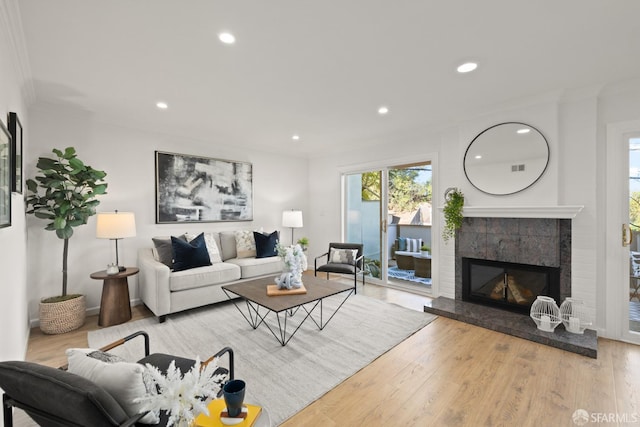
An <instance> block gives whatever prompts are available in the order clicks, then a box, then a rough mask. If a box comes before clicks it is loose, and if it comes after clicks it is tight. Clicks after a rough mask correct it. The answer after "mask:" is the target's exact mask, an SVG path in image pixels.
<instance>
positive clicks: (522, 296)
mask: <svg viewBox="0 0 640 427" xmlns="http://www.w3.org/2000/svg"><path fill="white" fill-rule="evenodd" d="M455 245H456V248H455V298H454V299H451V298H445V297H438V298H436V299H434V300H432V301H431V302H429V303H428V304H426V305H425V307H424V311H426V312H429V313H433V314H437V315H440V316H444V317H449V318H452V319H455V320H459V321H462V322H466V323H470V324H473V325H477V326H481V327H483V328H487V329H491V330H494V331H498V332H502V333H506V334H509V335H513V336H517V337H520V338H524V339H527V340H530V341H534V342H538V343H540V344H544V345H549V346H552V347H557V348H560V349H563V350H566V351H570V352H574V353H578V354H582V355H585V356H589V357H597V354H598V337H597V333H596V331H594V330H590V329H587V330H585V332H584V334H582V335H579V334H572V333H570V332H568V331H566V330H565V329H564V327H563V325H560V326H558V327H557V328H556V329H555V331H554V332H544V331H541V330H539V329H537V327H536V325H535V323H534V322H533V320H531V318H530V317H529V311H530V308H531V303H532V302H533V301H534V300H535V298H536V296H537V295H535V294H536V293H537V294H540V295H547V296H551V297H553V298H554V299H555V300H556V301H557V302H558V305H560V303H561V302H562V301H563V300H564V298H566V297H569V296H571V220H570V219H567V218H548V217H545V218H530V217H524V218H507V217H498V218H484V217H466V218H465V220H464V223H463V226H462V228H461V229H460V230H459V231H458V233H457V235H456V240H455ZM464 259H467V260H473V263H472V264H475V265H476V267H475V268H471V269H470V267H469V266H468V264H467V263H468V261H464ZM513 270H517V271H516V272H515V273H514V272H513ZM465 275H467V276H468V277H467V279H468V280H467V282H468V283H469V289H468V291H469V294H470V296H467V295H464V296H463V293H464V292H466V291H464V287H465V286H463V276H465ZM534 295H535V296H534Z"/></svg>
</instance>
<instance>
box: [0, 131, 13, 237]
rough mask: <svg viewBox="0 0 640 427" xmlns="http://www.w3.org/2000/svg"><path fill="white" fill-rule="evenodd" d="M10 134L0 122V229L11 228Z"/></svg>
mask: <svg viewBox="0 0 640 427" xmlns="http://www.w3.org/2000/svg"><path fill="white" fill-rule="evenodd" d="M11 158H12V152H11V134H10V133H9V130H8V129H7V128H6V127H5V125H4V123H2V121H0V228H4V227H10V226H11V175H12V173H11Z"/></svg>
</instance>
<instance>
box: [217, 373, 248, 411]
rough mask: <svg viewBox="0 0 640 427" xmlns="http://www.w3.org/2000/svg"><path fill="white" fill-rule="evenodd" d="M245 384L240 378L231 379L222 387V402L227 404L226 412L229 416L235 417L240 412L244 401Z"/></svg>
mask: <svg viewBox="0 0 640 427" xmlns="http://www.w3.org/2000/svg"><path fill="white" fill-rule="evenodd" d="M245 388H246V384H245V382H244V381H242V380H231V381H229V382H227V383H226V384H225V385H224V387H223V388H222V394H223V396H224V402H225V403H226V404H227V414H229V417H231V418H236V417H238V415H240V412H242V403H243V402H244V390H245Z"/></svg>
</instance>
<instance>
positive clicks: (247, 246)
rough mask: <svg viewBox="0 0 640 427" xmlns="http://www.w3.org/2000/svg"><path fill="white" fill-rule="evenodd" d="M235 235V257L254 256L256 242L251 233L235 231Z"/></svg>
mask: <svg viewBox="0 0 640 427" xmlns="http://www.w3.org/2000/svg"><path fill="white" fill-rule="evenodd" d="M235 234H236V253H237V255H236V257H237V258H250V257H254V256H256V241H255V239H254V238H253V231H249V230H237V231H236V232H235Z"/></svg>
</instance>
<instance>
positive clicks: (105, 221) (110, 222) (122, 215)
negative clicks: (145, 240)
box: [96, 212, 136, 239]
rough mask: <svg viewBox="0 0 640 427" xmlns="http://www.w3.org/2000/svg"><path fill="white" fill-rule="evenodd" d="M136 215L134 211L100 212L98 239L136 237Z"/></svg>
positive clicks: (97, 228)
mask: <svg viewBox="0 0 640 427" xmlns="http://www.w3.org/2000/svg"><path fill="white" fill-rule="evenodd" d="M135 235H136V217H135V215H134V214H133V212H99V213H98V219H97V221H96V237H97V238H98V239H123V238H125V237H135Z"/></svg>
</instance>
